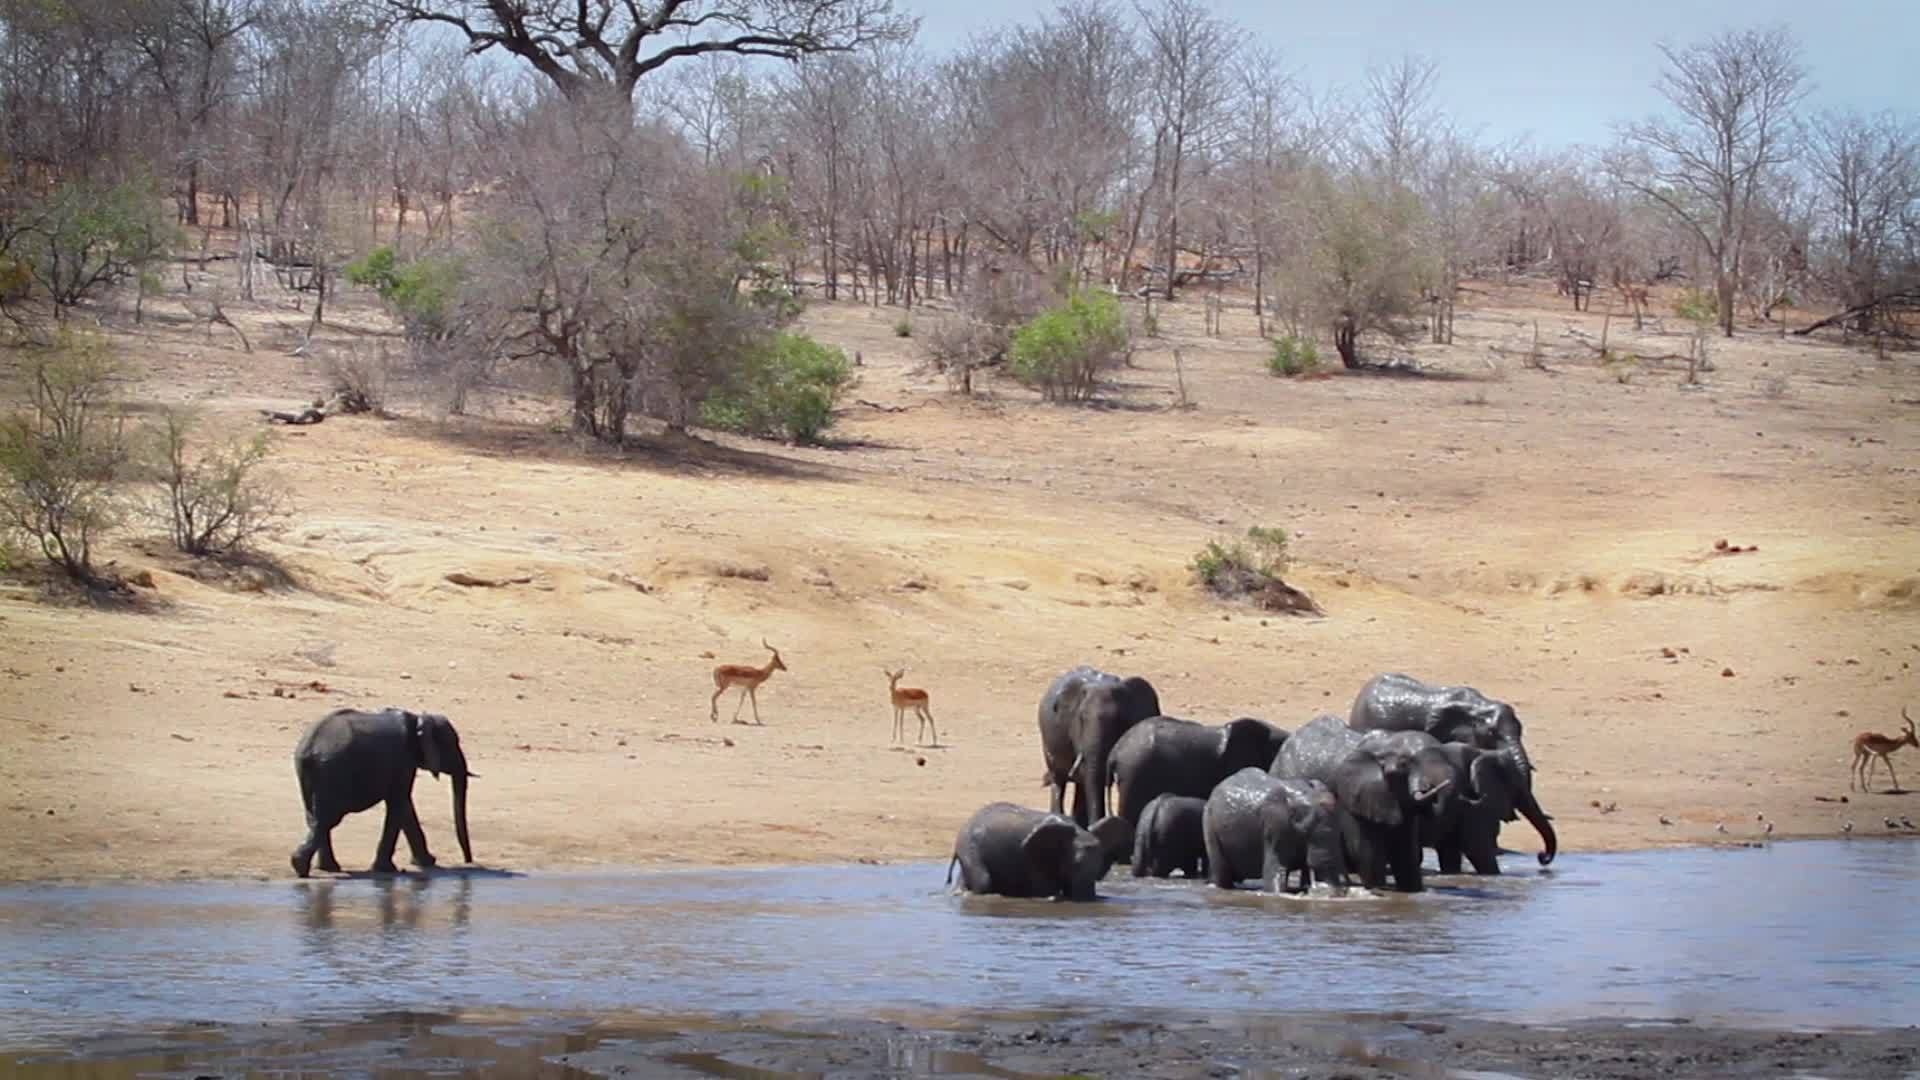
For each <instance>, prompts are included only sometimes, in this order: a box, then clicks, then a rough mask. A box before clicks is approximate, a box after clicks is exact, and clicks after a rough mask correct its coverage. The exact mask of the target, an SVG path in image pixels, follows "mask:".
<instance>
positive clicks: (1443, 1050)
mask: <svg viewBox="0 0 1920 1080" xmlns="http://www.w3.org/2000/svg"><path fill="white" fill-rule="evenodd" d="M76 1067H80V1068H84V1070H85V1075H87V1076H90V1077H99V1078H114V1077H123V1076H124V1077H129V1078H130V1077H134V1076H140V1075H151V1074H154V1073H162V1074H166V1075H178V1076H218V1077H227V1076H243V1075H257V1074H274V1073H283V1072H293V1073H298V1074H300V1075H339V1074H346V1075H370V1074H374V1073H376V1072H377V1074H378V1075H381V1076H400V1075H427V1074H430V1073H445V1072H447V1071H449V1070H457V1071H459V1072H460V1073H462V1074H463V1075H467V1076H474V1077H489V1078H490V1077H503V1078H504V1077H551V1078H584V1077H616V1076H683V1077H702V1076H707V1077H737V1078H768V1080H771V1078H786V1077H796V1078H797V1077H836V1078H840V1077H845V1078H855V1077H905V1076H991V1077H1003V1078H1015V1080H1026V1078H1037V1077H1059V1076H1093V1077H1104V1076H1129V1077H1149V1078H1160V1077H1164V1078H1186V1077H1228V1076H1231V1077H1249V1078H1253V1077H1281V1076H1286V1077H1334V1076H1339V1077H1388V1076H1416V1077H1444V1076H1460V1075H1467V1076H1475V1075H1477V1076H1517V1077H1622V1078H1626V1077H1645V1076H1658V1075H1672V1076H1700V1075H1713V1076H1782V1075H1818V1076H1823V1077H1896V1076H1905V1075H1911V1074H1912V1073H1913V1072H1914V1070H1915V1069H1920V1029H1915V1028H1912V1027H1908V1028H1900V1029H1885V1030H1872V1031H1830V1032H1781V1031H1771V1032H1770V1031H1749V1030H1740V1029H1731V1028H1717V1027H1706V1026H1696V1025H1694V1024H1691V1023H1687V1022H1685V1021H1672V1022H1665V1023H1646V1022H1640V1023H1621V1022H1617V1021H1587V1022H1580V1023H1572V1024H1558V1025H1552V1026H1525V1025H1519V1024H1511V1023H1501V1022H1490V1021H1480V1020H1472V1019H1465V1018H1460V1017H1447V1016H1433V1015H1416V1014H1377V1015H1346V1014H1331V1013H1312V1012H1301V1013H1282V1014H1258V1015H1240V1014H1233V1015H1228V1014H1213V1015H1211V1016H1203V1015H1178V1016H1169V1015H1167V1014H1164V1013H1152V1014H1149V1013H1147V1012H1144V1011H1139V1010H1130V1011H1120V1012H1098V1011H1087V1012H1077V1011H1048V1012H1021V1013H984V1014H954V1015H937V1016H936V1015H918V1016H896V1017H891V1018H857V1019H845V1020H824V1019H817V1018H815V1019H807V1018H783V1017H757V1018H736V1017H719V1016H704V1017H702V1016H695V1017H636V1016H542V1015H534V1014H520V1013H486V1012H475V1011H469V1012H463V1013H413V1012H397V1013H384V1014H375V1015H371V1016H367V1017H364V1018H362V1019H359V1020H352V1021H345V1022H339V1023H332V1024H325V1025H320V1024H314V1023H310V1022H284V1023H274V1024H254V1025H233V1026H224V1025H209V1026H195V1027H189V1028H183V1029H175V1030H169V1031H160V1032H152V1033H134V1034H117V1035H105V1036H100V1037H97V1038H90V1039H81V1040H76V1041H74V1042H71V1043H68V1044H66V1045H62V1046H58V1047H46V1048H41V1049H35V1050H15V1051H0V1076H8V1077H19V1078H23V1080H28V1078H52V1077H64V1076H72V1075H76V1073H75V1072H74V1071H73V1070H74V1069H75V1068H76Z"/></svg>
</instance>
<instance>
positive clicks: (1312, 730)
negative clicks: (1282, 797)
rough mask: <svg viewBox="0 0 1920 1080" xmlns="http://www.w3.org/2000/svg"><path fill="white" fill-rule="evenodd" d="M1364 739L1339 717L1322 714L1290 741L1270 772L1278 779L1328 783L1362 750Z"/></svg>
mask: <svg viewBox="0 0 1920 1080" xmlns="http://www.w3.org/2000/svg"><path fill="white" fill-rule="evenodd" d="M1361 738H1362V736H1361V735H1360V733H1359V732H1357V731H1354V730H1353V729H1352V728H1350V727H1348V726H1347V724H1346V722H1345V721H1343V720H1341V719H1340V718H1339V717H1337V716H1334V715H1332V714H1331V713H1323V714H1321V715H1320V716H1316V717H1314V719H1313V720H1312V722H1310V723H1308V724H1306V725H1305V726H1303V727H1301V728H1300V729H1299V730H1298V731H1295V732H1294V733H1293V735H1292V736H1290V737H1289V738H1288V739H1287V741H1286V743H1285V744H1284V745H1282V746H1281V747H1280V753H1279V754H1277V755H1276V756H1275V757H1274V759H1273V767H1272V768H1271V770H1269V771H1270V772H1271V773H1272V775H1274V776H1276V777H1285V778H1293V779H1303V780H1320V781H1322V782H1325V781H1326V780H1327V778H1328V777H1329V776H1331V775H1332V773H1333V772H1334V770H1335V769H1336V768H1338V766H1339V765H1340V763H1341V762H1343V761H1345V760H1347V758H1348V757H1349V756H1350V755H1351V754H1352V753H1353V752H1354V751H1355V750H1356V749H1358V748H1359V747H1360V742H1361Z"/></svg>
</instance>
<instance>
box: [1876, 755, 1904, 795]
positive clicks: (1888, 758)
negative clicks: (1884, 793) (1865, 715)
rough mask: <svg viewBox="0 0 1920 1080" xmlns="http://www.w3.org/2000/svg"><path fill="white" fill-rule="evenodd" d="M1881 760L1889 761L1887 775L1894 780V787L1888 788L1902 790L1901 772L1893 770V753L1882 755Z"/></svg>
mask: <svg viewBox="0 0 1920 1080" xmlns="http://www.w3.org/2000/svg"><path fill="white" fill-rule="evenodd" d="M1880 760H1882V761H1884V762H1886V763H1887V776H1888V777H1889V778H1891V779H1892V780H1893V787H1891V788H1889V789H1888V790H1890V791H1899V790H1900V774H1899V773H1896V772H1894V771H1893V755H1892V754H1887V755H1884V756H1882V757H1881V759H1880Z"/></svg>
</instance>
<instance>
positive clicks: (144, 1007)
mask: <svg viewBox="0 0 1920 1080" xmlns="http://www.w3.org/2000/svg"><path fill="white" fill-rule="evenodd" d="M1507 863H1508V865H1509V867H1510V868H1513V869H1516V870H1518V872H1516V873H1511V874H1509V875H1508V876H1505V877H1501V878H1435V879H1431V880H1432V883H1433V884H1434V885H1435V887H1434V888H1433V889H1432V890H1431V891H1429V892H1427V893H1423V894H1419V895H1415V896H1402V895H1385V896H1379V897H1371V898H1359V899H1343V900H1335V899H1331V898H1320V897H1316V898H1309V899H1297V898H1290V897H1276V896H1268V895H1263V894H1258V893H1252V892H1235V893H1221V892H1219V891H1216V890H1212V889H1209V888H1207V887H1205V886H1204V885H1199V884H1187V883H1185V882H1181V881H1178V880H1176V881H1172V882H1136V881H1135V880H1134V879H1132V878H1129V877H1124V876H1116V877H1114V878H1110V879H1109V880H1108V881H1107V882H1106V883H1104V884H1103V889H1104V890H1105V892H1106V894H1107V899H1105V900H1103V901H1102V902H1099V903H1095V904H1079V905H1076V904H1061V903H1048V902H1038V901H1010V900H1002V899H997V898H984V897H956V896H950V895H947V894H946V892H945V890H944V888H943V886H942V876H943V873H944V870H945V867H944V865H943V864H932V863H920V864H910V865H901V866H887V867H869V866H844V867H804V868H790V869H773V870H711V871H686V872H657V873H626V874H605V875H571V874H553V875H537V876H528V877H514V876H508V875H501V874H491V873H487V872H470V873H445V874H436V875H434V876H432V877H424V878H423V877H400V878H390V879H384V880H373V879H359V880H346V879H342V880H312V881H305V882H298V881H287V882H270V883H218V884H183V885H139V886H117V885H96V886H26V887H9V888H4V889H0V1003H4V1004H0V1046H19V1045H23V1044H26V1043H29V1042H40V1043H44V1042H46V1041H49V1040H62V1039H67V1038H74V1037H78V1036H81V1035H88V1034H95V1033H98V1032H101V1031H105V1030H126V1029H130V1028H145V1027H152V1026H159V1025H174V1024H181V1023H189V1022H220V1023H252V1022H266V1021H276V1020H287V1019H295V1018H300V1019H304V1020H326V1019H339V1020H346V1019H350V1018H353V1017H360V1016H365V1015H367V1014H369V1013H373V1012H379V1011H386V1010H412V1011H440V1012H447V1013H452V1012H458V1011H461V1010H472V1009H485V1008H497V1009H508V1010H535V1011H540V1012H566V1013H574V1012H580V1013H607V1012H619V1013H624V1014H635V1013H640V1014H646V1013H657V1014H678V1015H685V1014H694V1013H699V1014H736V1015H753V1014H784V1015H791V1016H815V1017H818V1016H856V1015H870V1014H873V1013H876V1012H887V1013H903V1014H905V1013H914V1012H926V1013H934V1012H951V1011H958V1010H972V1009H995V1010H1006V1009H1039V1008H1052V1007H1078V1008H1085V1007H1089V1006H1097V1007H1099V1008H1101V1009H1105V1010H1124V1009H1134V1008H1142V1007H1163V1008H1171V1009H1177V1010H1183V1011H1186V1012H1201V1011H1214V1010H1225V1011H1230V1012H1240V1013H1275V1012H1285V1011H1293V1010H1308V1011H1316V1012H1353V1013H1378V1012H1383V1011H1406V1012H1416V1013H1445V1014H1449V1015H1462V1016H1470V1017H1480V1018H1487V1019H1501V1020H1518V1021H1528V1022H1541V1021H1563V1020H1572V1019H1580V1018H1599V1017H1606V1018H1644V1019H1649V1020H1656V1019H1657V1020H1671V1019H1675V1018H1683V1019H1689V1020H1693V1021H1697V1022H1700V1023H1713V1024H1725V1025H1737V1026H1743V1027H1759V1028H1820V1027H1894V1026H1900V1025H1905V1024H1908V1023H1911V1022H1912V1019H1913V1017H1914V1016H1915V1015H1917V1014H1920V934H1915V933H1911V932H1909V931H1908V929H1907V928H1906V926H1905V922H1904V913H1905V912H1906V911H1908V910H1910V908H1911V898H1912V897H1913V896H1914V895H1915V887H1916V886H1917V885H1920V844H1916V843H1911V842H1903V841H1897V840H1878V839H1876V840H1859V841H1853V842H1846V843H1842V842H1810V843H1781V844H1775V845H1771V846H1769V847H1765V848H1759V849H1733V850H1675V851H1658V852H1642V853H1633V854H1621V855H1589V856H1580V855H1574V856H1564V857H1563V858H1562V859H1561V861H1560V862H1559V863H1557V864H1556V865H1555V867H1554V868H1553V870H1552V872H1550V873H1544V872H1540V871H1538V870H1536V869H1535V868H1534V867H1533V866H1532V863H1531V861H1530V860H1524V859H1523V858H1522V857H1519V856H1515V857H1510V858H1509V859H1508V860H1507ZM1124 874H1125V870H1124V868H1121V869H1120V870H1117V871H1116V875H1124ZM1889 921H1891V923H1892V925H1893V927H1894V930H1893V932H1891V933H1889V932H1887V931H1886V930H1885V929H1882V928H1883V927H1886V926H1887V925H1888V924H1889Z"/></svg>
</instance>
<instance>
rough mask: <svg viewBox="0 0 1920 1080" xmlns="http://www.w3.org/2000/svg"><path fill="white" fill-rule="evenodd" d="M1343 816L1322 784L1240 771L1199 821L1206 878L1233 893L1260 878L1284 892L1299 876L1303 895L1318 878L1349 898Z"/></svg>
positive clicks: (1218, 791)
mask: <svg viewBox="0 0 1920 1080" xmlns="http://www.w3.org/2000/svg"><path fill="white" fill-rule="evenodd" d="M1343 814H1344V811H1342V810H1341V809H1340V804H1339V802H1338V801H1337V800H1336V799H1335V798H1334V795H1333V792H1332V791H1330V790H1328V788H1327V786H1326V785H1325V784H1322V783H1320V782H1319V781H1318V780H1282V779H1279V778H1276V777H1273V776H1269V775H1267V772H1266V771H1265V770H1264V769H1253V768H1247V769H1241V770H1240V771H1239V772H1237V773H1234V774H1233V775H1232V776H1229V777H1227V778H1226V779H1225V780H1224V781H1221V783H1220V786H1219V787H1217V788H1214V789H1213V794H1212V795H1210V796H1208V798H1207V808H1206V812H1205V814H1204V819H1203V821H1202V829H1203V831H1204V833H1205V836H1206V847H1207V879H1208V880H1209V881H1211V882H1213V884H1214V885H1215V886H1217V887H1219V888H1222V889H1230V888H1232V887H1233V886H1234V885H1235V883H1237V882H1239V881H1241V880H1243V879H1246V878H1255V877H1257V878H1259V879H1260V880H1261V883H1262V884H1263V885H1269V887H1271V888H1272V889H1273V891H1274V892H1282V891H1285V889H1286V888H1287V879H1288V878H1289V877H1290V876H1291V875H1292V874H1293V872H1294V871H1299V872H1300V887H1299V889H1298V890H1297V891H1299V892H1306V891H1307V887H1308V885H1310V884H1311V883H1312V880H1314V879H1318V880H1320V881H1323V882H1326V883H1327V884H1328V885H1331V886H1332V887H1333V891H1334V892H1335V893H1336V894H1337V893H1344V892H1345V891H1346V888H1347V868H1346V858H1345V855H1344V853H1343V851H1342V848H1341V831H1342V830H1341V818H1342V816H1343ZM1309 875H1311V877H1310V876H1309Z"/></svg>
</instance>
